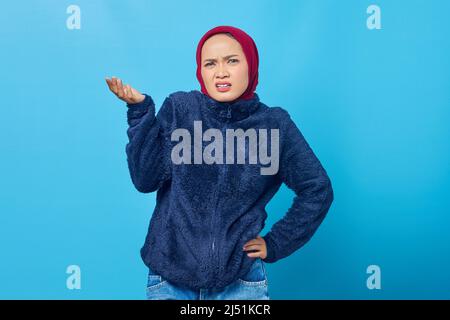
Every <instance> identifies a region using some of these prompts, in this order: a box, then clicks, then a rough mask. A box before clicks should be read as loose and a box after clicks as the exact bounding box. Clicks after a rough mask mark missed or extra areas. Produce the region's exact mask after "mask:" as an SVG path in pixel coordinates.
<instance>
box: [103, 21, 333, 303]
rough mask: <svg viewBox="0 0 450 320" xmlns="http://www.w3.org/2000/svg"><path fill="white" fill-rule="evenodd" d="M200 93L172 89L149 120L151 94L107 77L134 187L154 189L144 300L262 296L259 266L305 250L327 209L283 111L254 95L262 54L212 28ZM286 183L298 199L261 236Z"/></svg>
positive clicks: (322, 176)
mask: <svg viewBox="0 0 450 320" xmlns="http://www.w3.org/2000/svg"><path fill="white" fill-rule="evenodd" d="M196 59H197V79H198V81H199V82H200V86H201V90H200V91H198V90H192V91H189V92H184V91H177V92H174V93H172V94H170V95H169V96H168V97H166V99H165V100H164V102H163V104H162V106H161V108H160V110H159V111H158V113H157V115H156V116H155V104H154V102H153V100H152V98H151V97H150V96H149V95H147V94H141V93H140V92H138V91H137V90H136V89H134V88H132V87H131V86H130V85H128V84H127V85H124V84H122V81H121V80H120V79H118V78H115V77H113V78H112V79H106V81H107V84H108V86H109V88H110V90H111V91H112V92H114V93H115V94H116V95H117V96H118V97H119V98H120V99H121V100H123V101H125V102H127V108H128V109H127V120H128V124H129V128H128V130H127V134H128V137H129V143H128V144H127V146H126V154H127V161H128V166H129V170H130V175H131V179H132V182H133V184H134V186H135V187H136V188H137V190H138V191H140V192H144V193H148V192H153V191H157V198H156V201H157V202H156V207H155V210H154V213H153V215H152V218H151V220H150V225H149V228H148V233H147V237H146V239H145V243H144V245H143V247H142V249H141V257H142V259H143V261H144V263H145V264H146V266H147V267H148V269H149V275H148V280H147V298H148V299H186V300H194V299H221V300H227V299H269V295H268V281H267V274H266V269H265V265H264V264H265V263H273V262H275V261H277V260H279V259H282V258H284V257H287V256H289V255H290V254H292V253H293V252H294V251H296V250H297V249H299V248H300V247H302V246H303V245H304V244H305V243H306V242H307V241H308V240H309V239H310V238H311V236H312V235H313V234H314V233H315V231H316V229H317V228H318V227H319V225H320V223H321V222H322V220H323V219H324V217H325V215H326V213H327V212H328V210H329V208H330V206H331V203H332V201H333V189H332V186H331V182H330V179H329V177H328V175H327V172H326V170H325V169H324V168H323V167H322V165H321V163H320V161H319V160H318V159H317V157H316V156H315V154H314V153H313V151H312V149H311V148H310V146H309V145H308V143H307V142H306V140H305V138H304V137H303V135H302V133H301V132H300V130H299V129H298V127H297V126H296V125H295V123H294V122H293V121H292V119H291V117H290V116H289V114H288V112H287V111H286V110H284V109H283V108H281V107H269V106H267V105H265V104H264V103H262V102H261V101H260V100H259V96H258V94H257V93H256V92H255V89H256V85H257V84H258V64H259V58H258V51H257V48H256V44H255V42H254V41H253V39H252V38H251V37H250V36H249V35H248V34H247V33H245V32H244V31H243V30H241V29H238V28H235V27H231V26H218V27H215V28H213V29H211V30H209V31H208V32H207V33H206V34H205V35H203V37H202V38H201V39H200V41H199V44H198V46H197V54H196ZM282 183H285V184H286V185H287V186H288V187H289V188H291V189H292V190H293V191H294V192H295V193H296V196H295V198H294V200H293V203H292V206H291V207H290V209H289V210H288V212H287V213H286V214H285V215H284V216H283V218H282V219H280V220H279V221H277V222H276V223H275V224H274V225H273V226H272V228H271V230H270V232H268V233H267V234H266V235H265V236H263V237H261V236H260V235H259V232H260V231H261V230H262V229H263V228H264V225H265V220H266V217H267V212H266V210H265V206H266V204H267V203H268V202H269V201H270V199H271V198H272V197H273V196H274V194H275V193H276V192H277V191H278V189H279V187H280V186H281V184H282Z"/></svg>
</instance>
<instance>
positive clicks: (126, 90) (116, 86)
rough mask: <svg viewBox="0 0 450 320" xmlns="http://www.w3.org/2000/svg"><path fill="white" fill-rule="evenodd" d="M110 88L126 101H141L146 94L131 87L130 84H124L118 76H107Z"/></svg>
mask: <svg viewBox="0 0 450 320" xmlns="http://www.w3.org/2000/svg"><path fill="white" fill-rule="evenodd" d="M105 80H106V83H107V84H108V87H109V90H111V91H112V92H113V93H114V94H115V95H116V96H117V97H118V98H119V99H120V100H123V101H125V102H126V103H130V104H132V103H139V102H142V101H144V99H145V96H144V95H143V94H142V93H140V92H139V91H137V90H136V89H134V88H133V87H131V86H130V85H129V84H126V85H123V84H122V80H120V79H119V78H116V77H112V78H111V79H108V78H106V79H105Z"/></svg>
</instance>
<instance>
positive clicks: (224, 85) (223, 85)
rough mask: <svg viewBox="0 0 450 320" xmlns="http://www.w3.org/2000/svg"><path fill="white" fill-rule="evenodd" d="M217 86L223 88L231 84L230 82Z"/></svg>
mask: <svg viewBox="0 0 450 320" xmlns="http://www.w3.org/2000/svg"><path fill="white" fill-rule="evenodd" d="M217 86H218V87H221V88H223V87H229V86H230V85H229V84H218V85H217Z"/></svg>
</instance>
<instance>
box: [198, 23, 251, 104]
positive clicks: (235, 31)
mask: <svg viewBox="0 0 450 320" xmlns="http://www.w3.org/2000/svg"><path fill="white" fill-rule="evenodd" d="M224 32H229V33H231V34H232V35H233V37H234V38H235V39H236V40H237V41H238V42H239V43H240V44H241V47H242V50H243V51H244V54H245V58H246V59H247V64H248V87H247V89H246V90H245V91H244V93H243V94H242V95H241V96H240V97H239V98H238V99H236V100H239V99H244V100H249V99H252V98H253V96H254V95H253V92H254V91H255V89H256V85H257V84H258V64H259V57H258V49H257V48H256V44H255V42H254V41H253V39H252V38H251V37H250V36H249V35H248V34H247V33H245V32H244V31H243V30H241V29H239V28H235V27H231V26H218V27H215V28H213V29H211V30H209V31H208V32H206V33H205V34H204V35H203V37H202V38H201V39H200V42H199V43H198V45H197V54H196V57H197V79H198V81H199V82H200V85H201V91H202V92H203V93H204V94H206V95H207V96H208V97H211V96H210V95H209V94H208V91H207V90H206V87H205V84H204V83H203V78H202V73H201V67H202V62H201V53H202V47H203V44H204V43H205V41H206V40H208V38H209V37H211V36H213V35H215V34H218V33H224Z"/></svg>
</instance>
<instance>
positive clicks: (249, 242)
mask: <svg viewBox="0 0 450 320" xmlns="http://www.w3.org/2000/svg"><path fill="white" fill-rule="evenodd" d="M258 243H261V241H260V240H259V239H252V240H250V241H247V243H246V244H244V248H245V247H246V246H249V245H252V244H258Z"/></svg>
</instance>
